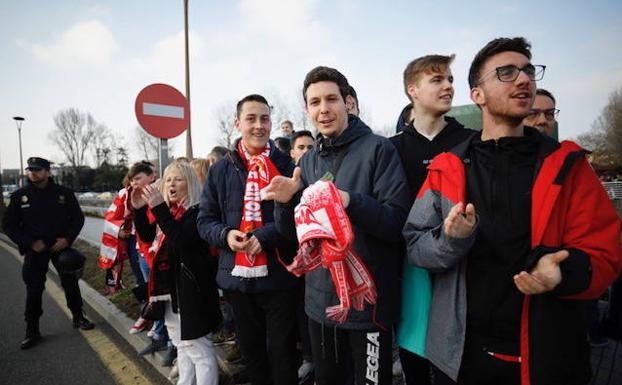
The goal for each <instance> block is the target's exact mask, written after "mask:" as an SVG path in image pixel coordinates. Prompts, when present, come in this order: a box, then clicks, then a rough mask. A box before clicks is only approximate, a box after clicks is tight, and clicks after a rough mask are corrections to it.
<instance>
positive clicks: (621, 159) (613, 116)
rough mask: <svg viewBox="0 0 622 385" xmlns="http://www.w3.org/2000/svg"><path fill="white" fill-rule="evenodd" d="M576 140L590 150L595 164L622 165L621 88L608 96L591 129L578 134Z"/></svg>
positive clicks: (606, 165)
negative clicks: (607, 100)
mask: <svg viewBox="0 0 622 385" xmlns="http://www.w3.org/2000/svg"><path fill="white" fill-rule="evenodd" d="M577 142H578V143H579V144H580V145H581V146H582V147H584V148H586V149H588V150H590V151H592V155H591V156H592V163H593V164H595V165H596V166H601V167H603V166H604V167H608V166H622V88H620V89H618V90H617V91H614V92H613V93H612V94H611V95H610V96H609V102H608V103H607V105H606V106H605V108H603V111H602V112H601V114H600V116H599V117H598V118H596V120H595V121H594V123H593V124H592V130H591V131H590V132H586V133H584V134H581V135H579V136H578V137H577Z"/></svg>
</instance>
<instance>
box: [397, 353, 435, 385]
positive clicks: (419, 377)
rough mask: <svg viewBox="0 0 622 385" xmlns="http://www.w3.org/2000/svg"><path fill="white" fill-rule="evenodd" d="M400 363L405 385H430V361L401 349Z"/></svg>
mask: <svg viewBox="0 0 622 385" xmlns="http://www.w3.org/2000/svg"><path fill="white" fill-rule="evenodd" d="M400 361H401V363H402V370H403V371H404V378H405V379H406V381H405V383H406V385H430V383H431V382H430V376H431V374H430V361H428V360H426V359H425V358H423V357H421V356H420V355H418V354H415V353H413V352H410V351H408V350H406V349H402V348H400Z"/></svg>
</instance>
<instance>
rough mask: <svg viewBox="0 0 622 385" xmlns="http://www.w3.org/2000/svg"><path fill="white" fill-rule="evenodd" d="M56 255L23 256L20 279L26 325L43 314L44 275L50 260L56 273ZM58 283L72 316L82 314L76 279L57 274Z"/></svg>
mask: <svg viewBox="0 0 622 385" xmlns="http://www.w3.org/2000/svg"><path fill="white" fill-rule="evenodd" d="M57 259H58V253H50V252H43V253H35V252H33V251H29V252H27V253H26V255H25V256H24V264H23V266H22V279H23V280H24V283H25V284H26V311H25V312H24V318H25V319H26V323H27V324H28V323H30V324H34V323H36V322H37V321H38V320H39V317H41V314H43V308H42V307H41V296H42V295H43V290H45V279H46V277H45V275H46V273H47V271H48V265H49V262H50V260H52V264H53V265H54V267H55V268H56V271H58V267H57ZM58 275H59V276H60V283H61V285H62V286H63V289H64V291H65V299H66V300H67V307H68V308H69V309H70V310H71V313H72V314H79V313H81V312H82V296H81V295H80V287H79V286H78V278H77V277H76V276H75V275H73V274H62V273H60V272H59V274H58Z"/></svg>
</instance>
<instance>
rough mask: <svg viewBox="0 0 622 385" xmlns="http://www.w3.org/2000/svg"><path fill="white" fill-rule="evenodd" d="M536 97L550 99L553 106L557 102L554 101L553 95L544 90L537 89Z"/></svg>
mask: <svg viewBox="0 0 622 385" xmlns="http://www.w3.org/2000/svg"><path fill="white" fill-rule="evenodd" d="M536 95H542V96H546V97H547V98H550V99H551V100H552V101H553V104H557V101H556V100H555V97H553V94H552V93H550V92H549V91H547V90H545V89H544V88H538V89H537V90H536Z"/></svg>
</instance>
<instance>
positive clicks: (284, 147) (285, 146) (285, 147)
mask: <svg viewBox="0 0 622 385" xmlns="http://www.w3.org/2000/svg"><path fill="white" fill-rule="evenodd" d="M274 143H275V144H276V147H277V148H278V149H279V150H281V152H282V153H283V154H285V155H287V156H289V151H290V150H291V143H290V141H289V139H288V138H283V137H279V138H276V139H274Z"/></svg>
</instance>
